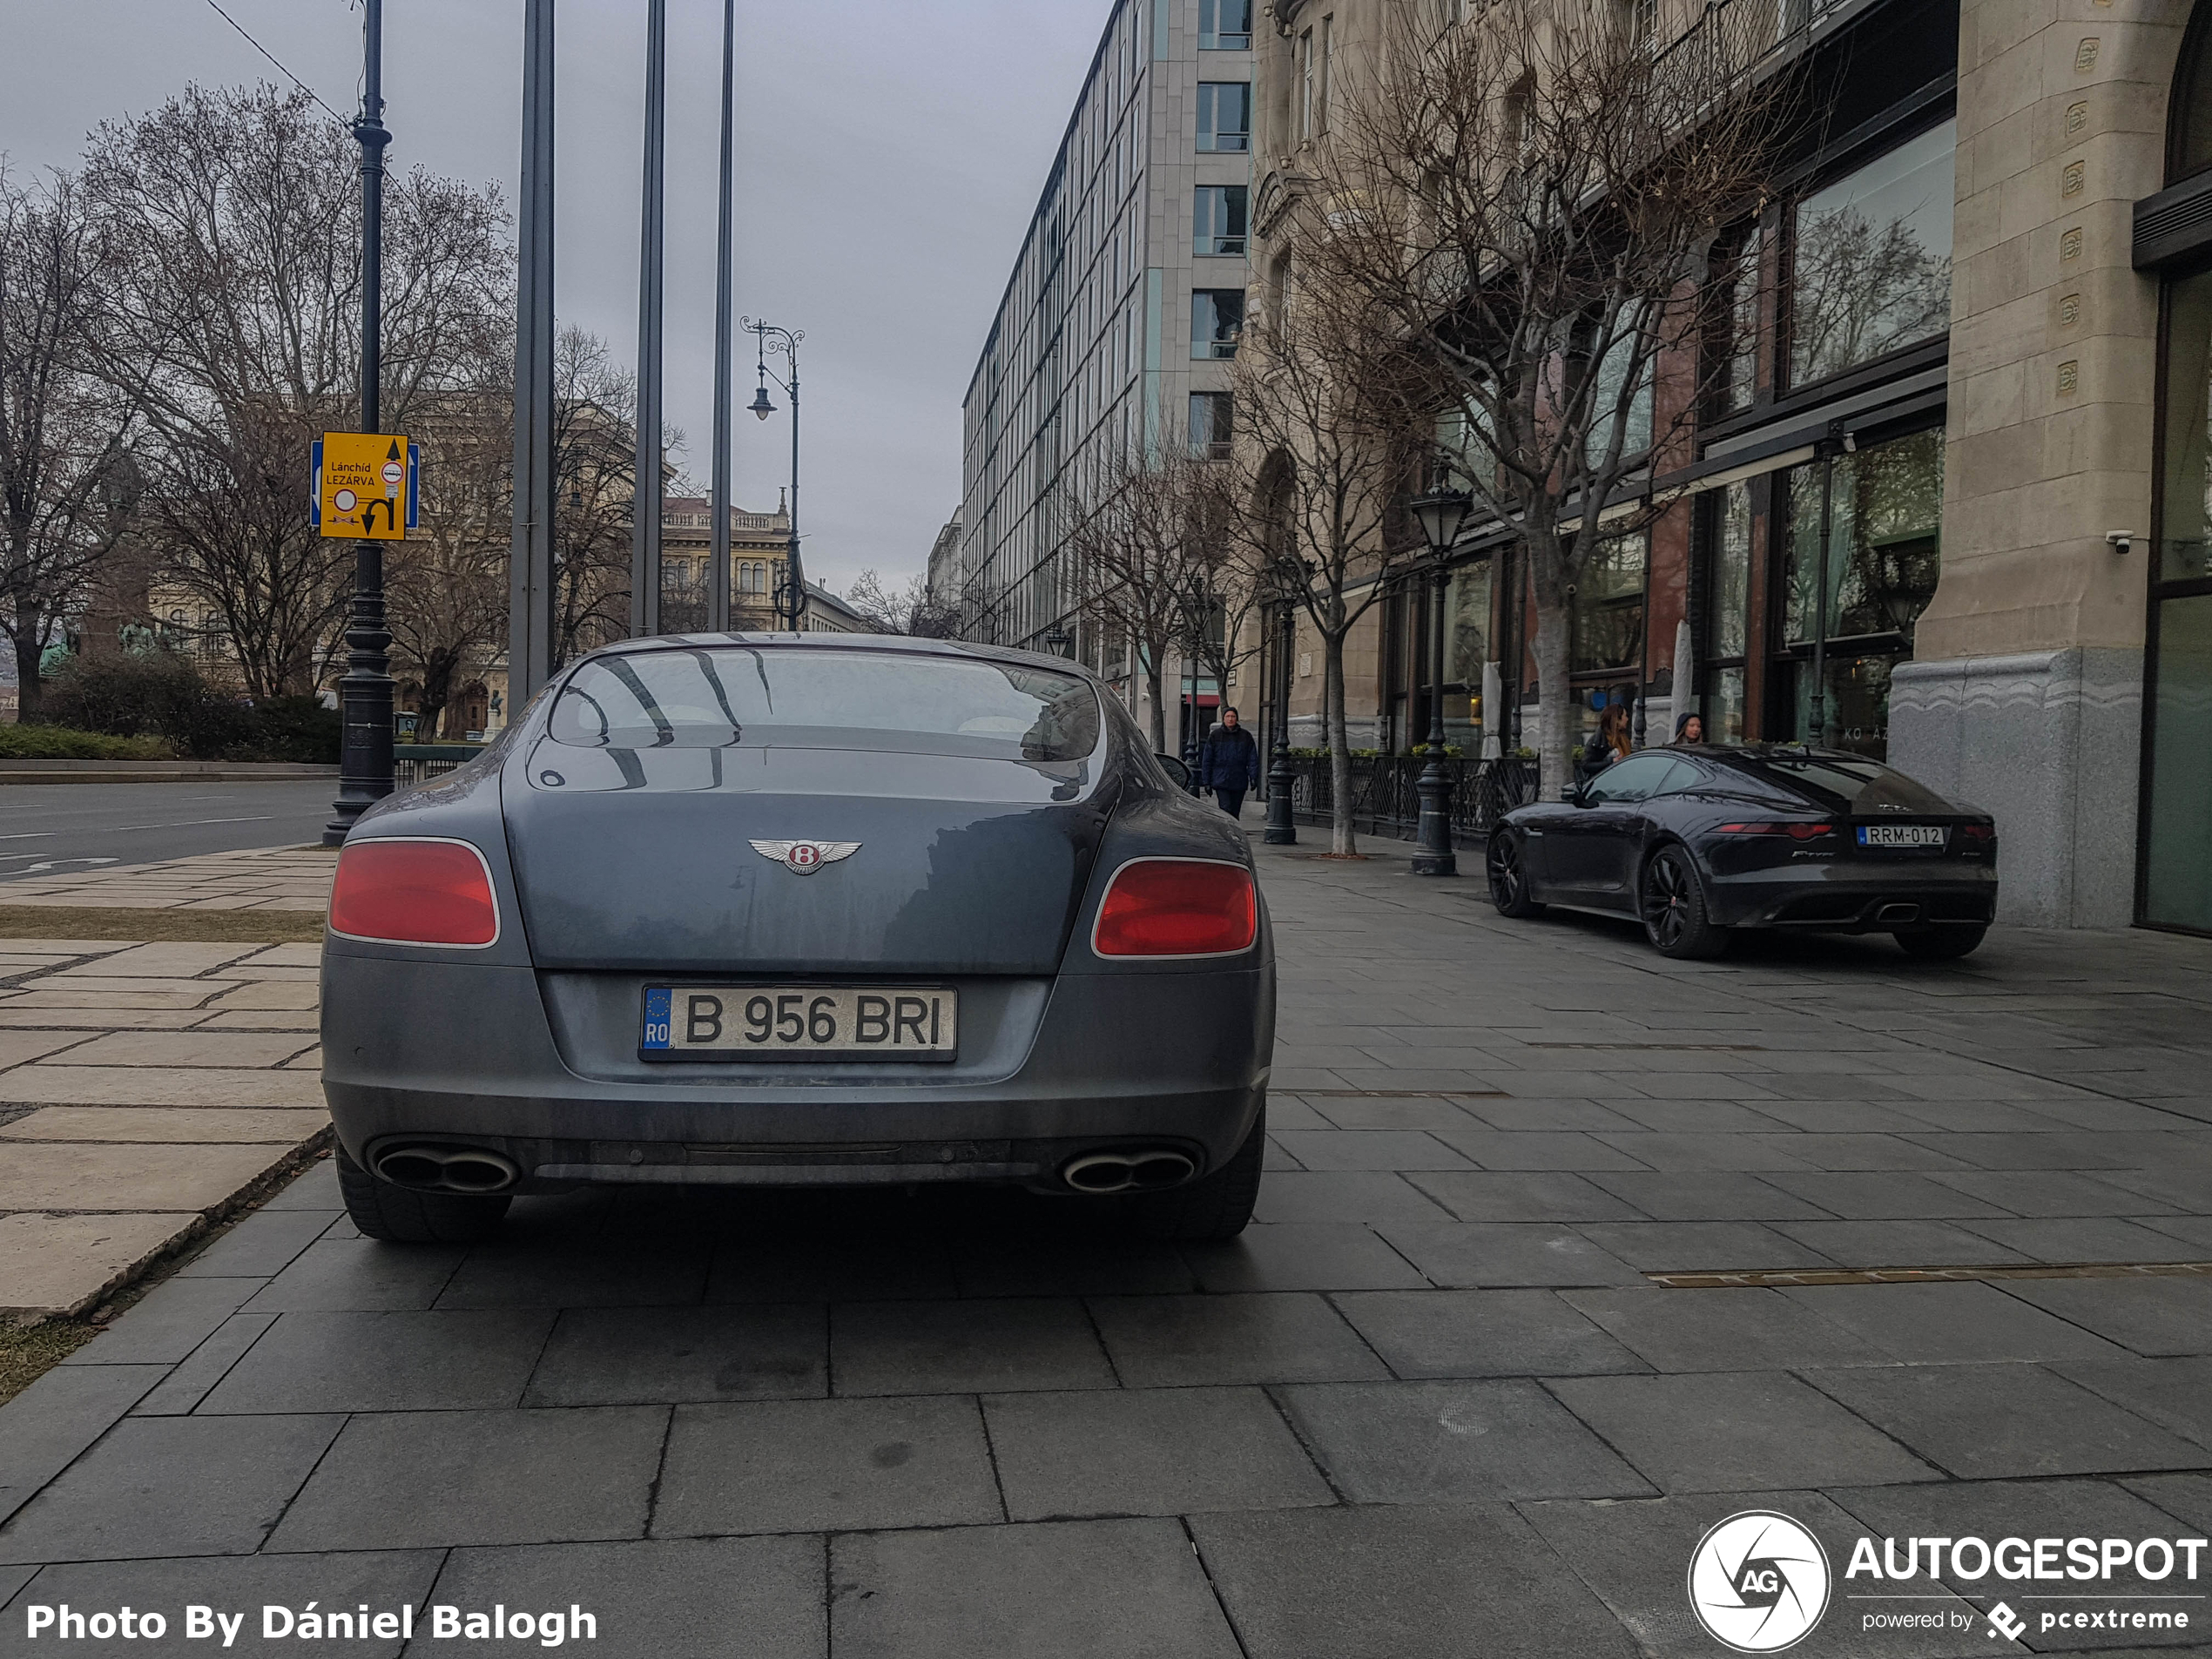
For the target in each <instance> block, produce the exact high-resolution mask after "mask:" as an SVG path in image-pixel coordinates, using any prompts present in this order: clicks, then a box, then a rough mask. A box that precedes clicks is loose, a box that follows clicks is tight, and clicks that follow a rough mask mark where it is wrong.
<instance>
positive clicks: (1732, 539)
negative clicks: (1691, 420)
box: [1677, 484, 1751, 743]
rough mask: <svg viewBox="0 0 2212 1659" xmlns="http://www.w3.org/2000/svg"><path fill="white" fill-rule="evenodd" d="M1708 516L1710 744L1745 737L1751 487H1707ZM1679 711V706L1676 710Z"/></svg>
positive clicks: (1706, 704)
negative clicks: (1744, 692) (1745, 664)
mask: <svg viewBox="0 0 2212 1659" xmlns="http://www.w3.org/2000/svg"><path fill="white" fill-rule="evenodd" d="M1703 510H1704V512H1705V514H1706V518H1705V524H1704V529H1705V543H1706V546H1705V581H1704V590H1705V637H1704V639H1703V642H1702V644H1703V656H1704V659H1705V666H1704V668H1703V671H1702V673H1703V684H1702V685H1701V686H1700V688H1699V689H1700V690H1701V691H1703V698H1701V702H1702V705H1703V707H1702V709H1701V712H1702V713H1703V716H1704V720H1705V741H1706V742H1708V743H1741V742H1743V671H1744V660H1745V653H1746V651H1748V649H1749V642H1750V617H1751V488H1750V485H1749V484H1730V485H1729V486H1728V487H1727V488H1726V489H1718V490H1712V491H1709V492H1708V493H1707V495H1706V496H1705V499H1704V502H1703ZM1677 712H1680V710H1677Z"/></svg>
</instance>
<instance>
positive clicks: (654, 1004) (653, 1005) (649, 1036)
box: [644, 989, 671, 1049]
mask: <svg viewBox="0 0 2212 1659" xmlns="http://www.w3.org/2000/svg"><path fill="white" fill-rule="evenodd" d="M670 995H671V993H670V992H669V991H666V990H664V989H654V990H650V991H647V992H646V993H645V1041H644V1047H646V1048H648V1049H665V1048H666V1047H668V1021H669V1013H668V1005H669V997H670Z"/></svg>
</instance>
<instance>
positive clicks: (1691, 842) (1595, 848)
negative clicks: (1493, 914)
mask: <svg viewBox="0 0 2212 1659" xmlns="http://www.w3.org/2000/svg"><path fill="white" fill-rule="evenodd" d="M1488 867H1489V877H1490V897H1491V900H1492V901H1493V902H1494V903H1495V904H1496V906H1497V907H1498V908H1499V910H1500V911H1501V912H1502V913H1503V914H1506V915H1508V916H1533V915H1535V914H1538V913H1540V912H1541V910H1542V909H1543V908H1544V907H1545V906H1546V905H1548V904H1558V905H1567V906H1572V907H1576V908H1579V909H1585V910H1601V911H1609V912H1614V913H1616V914H1622V915H1629V916H1634V917H1635V918H1636V919H1637V920H1639V921H1642V923H1643V929H1644V934H1645V936H1646V937H1647V938H1649V940H1650V941H1651V942H1652V944H1653V945H1655V946H1656V947H1657V948H1659V949H1660V950H1661V951H1662V952H1664V953H1665V954H1667V955H1669V956H1716V955H1718V954H1720V953H1721V952H1723V951H1724V950H1725V949H1727V948H1728V944H1729V937H1730V929H1733V928H1738V927H1762V928H1771V929H1776V930H1779V931H1794V932H1809V933H1847V934H1865V933H1886V934H1893V935H1894V936H1895V937H1896V940H1897V942H1898V945H1899V946H1900V947H1902V948H1904V950H1905V952H1906V953H1907V954H1911V955H1913V956H1922V957H1955V956H1964V955H1966V954H1967V953H1968V952H1969V951H1971V950H1973V948H1975V947H1976V946H1978V945H1979V944H1980V943H1981V941H1982V936H1983V935H1984V934H1986V933H1987V932H1988V931H1989V923H1990V919H1991V918H1992V917H1993V915H1995V914H1996V909H1997V826H1996V825H1995V823H1994V822H1993V820H1992V819H1991V818H1990V816H1989V814H1988V813H1984V812H1980V811H1979V810H1977V809H1975V808H1973V807H1971V806H1954V805H1952V803H1951V802H1949V801H1947V800H1945V799H1943V798H1942V797H1940V796H1939V795H1938V794H1936V793H1935V792H1933V791H1932V790H1930V789H1928V788H1927V787H1926V786H1924V785H1921V784H1919V783H1916V782H1914V781H1913V780H1912V779H1910V778H1908V777H1906V776H1905V774H1904V773H1903V772H1898V771H1895V770H1893V769H1892V768H1891V767H1888V766H1885V765H1882V764H1881V763H1880V762H1878V761H1874V760H1869V759H1865V757H1864V756H1862V755H1855V754H1846V753H1844V752H1840V751H1837V750H1831V749H1809V748H1805V747H1803V746H1797V745H1790V746H1784V745H1750V746H1748V747H1743V748H1736V747H1726V746H1723V745H1705V744H1685V745H1679V746H1676V747H1674V748H1667V749H1646V750H1642V751H1641V752H1638V753H1635V754H1632V755H1629V756H1628V757H1626V758H1625V759H1622V760H1618V761H1616V762H1615V763H1614V764H1613V765H1610V766H1608V767H1607V768H1606V769H1605V770H1604V771H1603V772H1599V773H1598V774H1597V775H1596V776H1595V777H1594V778H1592V779H1589V780H1588V782H1587V783H1584V784H1583V785H1582V786H1581V787H1579V788H1578V789H1575V790H1574V791H1571V792H1569V793H1568V798H1567V799H1565V800H1562V801H1547V802H1541V803H1538V804H1536V805H1533V806H1520V807H1516V808H1514V810H1513V811H1512V812H1510V813H1507V814H1506V816H1505V818H1504V819H1503V821H1501V823H1500V825H1499V826H1498V829H1497V832H1496V833H1494V835H1492V836H1491V838H1490V850H1489V855H1488Z"/></svg>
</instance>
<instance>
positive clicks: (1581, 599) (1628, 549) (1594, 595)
mask: <svg viewBox="0 0 2212 1659" xmlns="http://www.w3.org/2000/svg"><path fill="white" fill-rule="evenodd" d="M1649 539H1650V538H1649V536H1647V535H1645V534H1644V533H1642V532H1641V531H1639V532H1637V533H1636V534H1635V535H1633V536H1615V537H1613V538H1612V539H1611V540H1610V541H1607V542H1603V543H1600V544H1599V546H1598V549H1597V551H1596V552H1595V553H1594V554H1592V555H1591V556H1590V558H1589V561H1588V563H1586V564H1585V565H1583V567H1582V574H1581V577H1579V578H1578V579H1577V580H1576V582H1575V597H1574V599H1573V601H1572V624H1573V630H1572V637H1571V641H1570V644H1569V646H1568V666H1569V668H1570V670H1571V671H1573V672H1575V673H1577V674H1596V673H1607V672H1611V671H1615V670H1619V669H1624V668H1634V667H1635V666H1636V665H1637V664H1639V663H1641V662H1642V660H1643V569H1644V557H1645V550H1646V545H1647V543H1649Z"/></svg>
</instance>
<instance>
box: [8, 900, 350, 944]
mask: <svg viewBox="0 0 2212 1659" xmlns="http://www.w3.org/2000/svg"><path fill="white" fill-rule="evenodd" d="M322 914H323V913H322V912H321V911H320V910H117V909H110V908H108V907H105V906H94V905H29V904H21V905H0V939H128V940H132V941H138V942H140V943H147V944H153V943H159V944H169V943H172V942H173V941H188V942H191V943H194V944H206V945H243V944H253V945H318V944H320V943H321V942H322ZM0 954H4V953H0Z"/></svg>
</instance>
